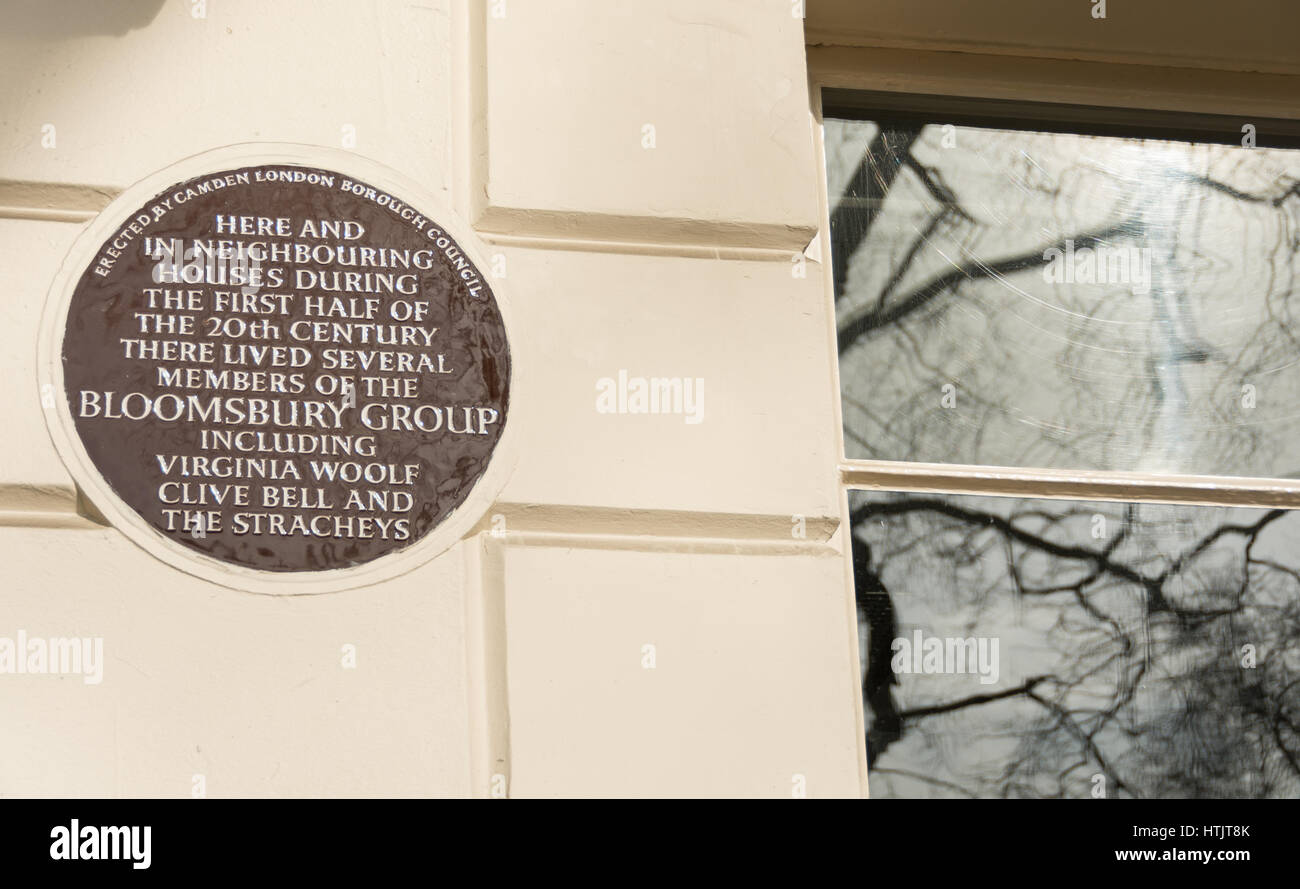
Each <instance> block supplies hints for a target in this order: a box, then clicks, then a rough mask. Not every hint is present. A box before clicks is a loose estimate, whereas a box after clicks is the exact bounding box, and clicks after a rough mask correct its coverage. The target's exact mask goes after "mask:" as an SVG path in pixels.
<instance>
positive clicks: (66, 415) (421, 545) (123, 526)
mask: <svg viewBox="0 0 1300 889" xmlns="http://www.w3.org/2000/svg"><path fill="white" fill-rule="evenodd" d="M265 164H282V165H292V166H301V167H316V168H320V169H324V170H328V171H331V172H337V173H340V174H343V175H346V176H350V177H353V178H356V179H358V180H360V181H362V182H365V183H366V184H368V185H373V186H374V187H375V188H377V189H380V190H382V191H386V192H388V193H389V194H391V195H393V196H394V197H396V198H399V199H400V200H402V201H403V202H405V203H406V204H408V205H409V206H411V207H412V208H414V209H415V210H416V211H418V212H419V213H420V214H422V215H423V216H424V217H425V218H427V219H429V220H430V221H431V222H433V223H435V224H436V225H438V226H439V227H440V228H441V229H443V230H444V231H445V232H447V233H448V234H450V235H451V236H452V238H454V239H455V240H456V242H457V243H458V244H459V245H460V247H461V249H463V250H464V252H465V253H466V254H467V255H468V256H469V258H470V260H471V261H472V262H473V263H474V265H475V266H476V267H477V268H478V269H479V272H480V274H482V275H483V276H484V280H486V281H488V284H489V286H490V287H491V289H492V293H493V296H494V297H495V298H496V301H497V306H498V307H499V309H500V312H501V317H502V321H503V323H504V325H505V330H506V341H507V343H508V344H509V346H510V399H509V403H508V406H507V413H506V423H505V429H504V430H503V431H502V435H501V438H500V439H498V441H497V444H496V448H495V449H494V450H493V452H492V456H491V458H490V459H489V461H488V467H487V469H486V470H485V471H484V473H483V475H482V476H481V477H480V478H479V479H478V481H477V482H476V483H475V485H474V487H473V489H472V490H471V491H470V494H469V496H468V497H467V498H466V499H465V501H464V502H463V503H461V504H460V506H458V507H457V508H456V509H455V510H453V511H452V512H451V514H450V515H448V516H447V517H446V518H445V519H444V520H443V521H442V523H441V524H439V525H438V526H437V527H436V528H434V529H432V530H431V531H429V532H428V533H427V534H426V535H425V536H424V537H422V538H421V539H420V540H418V541H416V542H415V543H412V544H410V545H409V546H407V547H405V548H403V549H400V550H397V551H396V552H391V553H388V554H386V555H383V556H379V557H377V558H375V559H373V560H371V561H369V562H366V563H365V564H362V565H355V566H353V567H350V568H334V569H329V570H326V571H267V570H264V569H257V568H250V567H247V566H243V565H234V564H230V563H227V562H224V561H222V560H220V559H216V558H213V557H212V556H208V555H205V554H204V553H201V552H198V551H197V550H194V549H191V548H190V547H187V546H185V545H184V544H182V543H178V542H176V541H175V540H172V539H171V538H169V537H168V536H167V535H165V534H163V533H162V532H161V531H158V530H157V529H155V528H154V527H153V525H151V524H150V523H149V522H148V521H146V520H145V519H144V517H143V516H141V515H140V514H139V513H137V512H136V511H135V510H134V509H133V508H132V507H131V506H129V505H128V504H127V503H126V502H125V501H123V500H122V499H121V498H120V497H118V495H117V494H116V493H115V492H114V491H113V489H112V487H111V486H110V485H109V484H108V482H107V481H106V480H105V479H104V477H103V475H102V474H101V473H100V472H99V469H98V468H97V467H96V466H95V465H94V463H93V462H92V461H91V459H90V456H89V454H87V453H86V450H85V447H84V446H83V445H82V443H81V438H80V436H79V435H78V434H77V430H76V426H75V425H74V423H73V419H72V413H71V409H70V406H69V404H68V401H67V397H66V394H65V393H64V386H63V361H62V355H63V336H64V332H65V330H66V326H67V316H68V309H69V307H70V305H71V302H72V294H73V291H74V290H75V289H76V287H77V283H78V281H79V280H80V279H81V276H82V274H83V273H84V272H85V271H86V269H87V268H89V267H90V264H91V263H92V262H93V261H94V260H95V257H96V255H97V254H98V252H99V251H100V249H101V248H102V246H103V244H104V242H105V241H107V240H108V239H109V238H110V237H112V236H113V234H115V233H116V231H117V230H118V229H119V228H120V227H121V226H122V225H123V224H124V223H125V222H126V221H127V218H128V217H129V215H130V214H132V213H134V212H135V211H136V210H137V209H138V208H139V207H140V206H141V205H143V204H145V203H146V202H147V201H148V200H149V199H150V198H152V197H154V196H155V195H157V194H159V193H160V192H162V191H164V190H165V189H167V188H168V187H170V186H172V185H175V184H178V183H181V182H184V181H186V180H189V179H193V178H195V177H197V176H203V175H207V174H211V173H216V172H219V171H222V170H233V169H237V168H239V167H252V166H259V165H265ZM489 268H490V267H489V265H488V264H487V263H486V262H485V261H484V256H483V250H482V249H481V245H480V242H479V240H478V238H477V236H476V235H475V234H474V232H473V230H472V229H471V228H470V227H469V226H468V225H466V224H465V223H464V222H463V221H462V220H461V219H460V218H459V216H458V215H457V214H455V213H454V212H453V211H452V210H451V208H450V207H448V206H446V204H445V203H444V202H443V201H441V200H439V199H438V198H437V197H436V196H435V195H433V194H432V193H431V192H430V191H429V189H427V188H425V187H423V186H421V185H420V184H418V183H417V182H415V181H414V180H412V179H410V178H408V177H406V176H404V175H402V174H401V173H398V172H396V171H395V170H392V169H390V168H388V167H386V166H384V165H382V164H380V163H378V162H376V161H372V160H370V159H368V158H365V157H362V156H361V155H358V154H354V153H352V152H348V151H343V150H340V149H334V148H325V147H321V146H316V145H301V144H295V143H241V144H238V145H229V146H224V147H222V148H217V149H214V150H211V151H205V152H202V153H201V154H196V155H194V156H192V157H188V158H186V159H184V160H182V161H179V162H178V163H175V164H173V165H171V166H169V167H167V168H165V169H162V170H159V171H157V172H155V173H152V174H150V175H149V176H148V177H146V178H144V179H142V180H140V181H139V182H137V183H135V184H134V185H132V186H130V187H129V188H127V189H125V190H124V191H123V192H122V193H121V194H120V195H118V196H117V198H115V199H114V200H113V202H112V203H110V204H109V205H108V206H107V207H105V208H104V209H103V210H102V211H101V212H100V213H99V214H98V215H97V216H96V217H95V218H94V219H92V220H90V221H89V222H88V223H86V225H85V227H84V228H83V230H82V231H81V233H80V234H79V235H78V236H77V239H76V241H75V242H74V243H73V245H72V247H71V249H70V250H69V251H68V254H67V256H66V257H65V258H64V260H63V264H62V266H61V267H60V268H59V271H58V273H57V274H56V275H55V277H54V280H53V282H52V284H51V286H50V290H49V295H48V297H47V299H46V303H45V311H44V315H43V316H42V319H41V328H40V331H41V332H40V341H39V346H38V355H37V377H38V384H39V386H40V390H39V391H40V392H42V393H47V392H52V393H53V395H54V398H53V401H54V407H52V408H46V409H45V411H44V413H45V419H46V423H45V425H46V428H47V429H48V430H49V433H50V438H51V439H52V440H53V442H54V446H55V448H56V449H57V451H58V453H59V457H60V458H61V459H62V460H63V463H64V465H65V466H66V467H67V469H68V472H69V473H70V474H71V475H72V478H73V480H74V481H75V482H76V483H77V484H78V485H79V486H80V487H81V490H82V492H83V493H84V494H85V496H86V497H87V498H88V499H89V500H90V502H91V503H93V504H94V506H95V508H96V509H98V510H99V511H100V512H101V513H102V514H103V516H104V517H105V518H106V519H108V521H109V522H110V523H111V524H112V526H113V527H114V528H116V529H117V530H119V531H121V532H122V533H123V534H125V535H126V536H127V537H128V538H129V539H130V540H131V541H133V542H134V543H136V544H137V545H139V546H140V547H141V548H142V549H144V550H145V551H147V552H149V553H151V554H152V555H154V556H156V557H157V558H159V559H161V560H162V561H164V562H166V563H168V564H169V565H171V566H172V567H174V568H178V569H180V570H181V571H184V572H186V573H188V574H192V575H194V576H195V577H200V578H203V579H204V580H209V581H212V582H213V583H218V584H221V585H223V586H227V587H231V588H233V589H238V590H244V591H247V592H254V593H266V594H288V595H304V594H315V593H329V592H337V591H339V590H345V589H352V588H355V587H362V586H368V585H370V584H375V583H380V582H382V581H385V580H389V579H391V578H394V577H397V576H399V575H402V574H405V573H407V572H409V571H412V570H414V569H415V568H418V567H419V566H421V565H423V564H424V563H426V562H428V561H429V560H431V559H433V558H435V557H436V556H438V555H440V554H442V553H444V552H446V551H447V550H448V549H449V548H450V547H451V546H453V545H454V544H455V543H456V542H457V541H459V540H461V539H462V538H463V537H464V536H465V535H466V533H467V532H469V530H470V529H471V528H473V527H474V525H475V524H476V523H477V522H478V521H479V520H480V519H481V518H482V517H483V516H484V515H485V514H486V513H487V512H488V511H489V509H490V508H491V506H492V504H493V503H494V502H496V499H497V497H498V495H499V494H500V492H501V489H502V488H503V487H504V486H505V483H506V481H507V480H508V478H509V476H510V473H511V472H513V470H514V467H515V465H516V462H517V460H518V449H517V442H518V440H519V424H520V421H521V419H522V414H523V412H522V411H520V410H518V409H517V405H518V403H519V397H518V396H519V391H520V387H519V385H518V383H519V380H521V379H522V377H523V375H522V373H521V370H520V363H519V352H520V350H519V349H518V348H516V346H515V343H516V340H515V338H514V329H513V326H512V323H511V311H510V304H509V298H508V297H507V296H506V294H505V292H504V291H505V290H506V287H505V285H504V281H502V280H501V279H496V278H491V277H490V276H489V273H488V269H489ZM47 386H48V387H50V388H48V389H47V388H46V387H47ZM43 403H44V402H43Z"/></svg>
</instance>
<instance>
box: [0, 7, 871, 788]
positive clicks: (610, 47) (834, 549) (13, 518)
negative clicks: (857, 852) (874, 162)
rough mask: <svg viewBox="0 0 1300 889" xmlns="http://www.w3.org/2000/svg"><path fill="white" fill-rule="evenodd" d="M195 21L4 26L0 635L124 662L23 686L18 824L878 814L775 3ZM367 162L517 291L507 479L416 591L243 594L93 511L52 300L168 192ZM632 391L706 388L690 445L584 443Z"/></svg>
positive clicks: (678, 426) (826, 326)
mask: <svg viewBox="0 0 1300 889" xmlns="http://www.w3.org/2000/svg"><path fill="white" fill-rule="evenodd" d="M193 9H194V4H193V3H191V2H189V0H166V2H162V0H141V2H126V0H123V2H119V3H115V4H101V3H97V2H91V0H85V2H72V0H69V2H66V3H63V4H59V3H48V4H29V5H22V6H19V7H18V8H17V9H15V10H6V12H5V14H6V28H5V30H4V32H3V34H2V35H0V82H3V84H4V86H3V87H0V108H2V109H3V114H0V293H2V294H3V299H2V300H0V313H2V314H0V336H3V337H4V338H5V341H4V343H3V348H0V397H2V398H3V402H4V405H5V411H6V420H7V422H5V423H3V424H0V554H3V556H4V559H5V565H6V569H5V571H4V573H3V575H2V577H3V579H2V580H0V635H9V636H12V635H13V634H15V633H16V632H17V631H18V630H19V629H24V630H26V631H27V632H28V633H31V634H33V635H46V636H66V635H73V636H75V635H89V636H102V637H103V639H104V651H105V658H106V666H105V673H104V681H103V683H102V684H100V685H97V686H89V685H84V684H81V683H79V682H76V681H69V680H61V679H56V678H51V677H34V676H0V713H3V714H4V721H5V725H6V728H5V730H4V731H3V732H0V795H126V796H136V795H158V796H189V795H191V789H192V781H193V776H195V775H202V776H204V780H205V782H206V789H207V793H208V795H210V796H236V795H251V796H289V795H426V796H427V795H435V796H441V795H454V796H463V795H487V794H489V793H490V792H492V791H493V790H494V789H495V790H498V791H499V790H501V789H503V788H508V790H509V792H510V794H511V795H514V796H533V795H570V794H572V795H608V794H619V795H624V794H626V795H663V794H686V795H743V796H756V795H770V796H786V797H788V796H790V795H791V794H792V792H793V791H795V790H796V789H797V788H798V787H800V786H802V785H804V784H806V787H807V793H808V795H810V796H844V795H848V796H855V795H860V794H861V793H862V792H863V791H864V789H865V777H864V764H863V752H862V741H861V737H862V732H861V728H860V722H861V716H860V705H859V703H858V691H857V686H856V683H857V667H856V656H857V652H856V640H857V635H856V630H855V628H854V625H853V609H852V601H851V593H850V590H849V587H848V584H847V582H846V577H845V565H844V560H843V558H842V535H841V533H840V532H839V530H838V524H839V518H840V511H841V508H842V504H841V500H840V493H839V488H838V474H837V461H838V455H839V444H838V434H839V433H838V427H837V423H836V417H835V398H836V396H835V390H834V383H833V376H832V374H833V366H834V356H833V351H832V350H833V345H832V341H831V336H830V329H831V320H830V318H829V308H828V305H827V301H826V296H825V288H824V281H823V278H822V272H821V268H822V267H821V265H820V263H819V262H818V258H819V256H820V254H819V252H818V251H817V250H816V249H813V250H810V251H809V256H810V258H809V259H808V260H807V262H806V263H793V262H792V261H791V260H792V257H796V256H801V255H802V253H803V251H804V250H805V248H806V247H808V245H809V242H810V241H812V239H813V236H814V234H815V233H816V232H817V230H818V227H819V219H820V212H821V211H820V210H819V205H818V199H817V195H818V189H819V182H818V174H817V164H816V160H815V154H814V129H813V119H812V115H811V112H810V110H809V106H808V91H807V79H806V67H805V57H804V38H803V22H802V21H801V20H800V19H799V18H797V17H795V16H794V15H792V14H791V4H790V3H789V2H788V0H743V2H742V0H719V2H714V3H709V4H700V3H697V2H693V0H671V2H662V0H627V2H620V3H618V4H598V5H593V4H588V3H582V2H577V0H570V2H564V0H553V2H551V0H548V2H545V3H543V2H539V0H506V2H504V3H501V4H497V3H493V2H478V0H474V2H468V0H467V2H432V0H418V2H407V3H397V2H380V0H368V2H357V0H346V2H345V0H331V2H320V0H315V2H306V0H295V2H276V3H274V4H270V3H258V2H254V0H208V2H207V3H206V7H205V11H206V16H205V17H204V18H195V17H194V16H193V14H192V12H193ZM593 9H595V11H594V12H593ZM498 12H501V13H502V14H501V15H497V13H498ZM47 125H51V126H53V127H54V132H55V134H56V144H55V147H53V148H45V147H42V141H41V140H42V134H43V128H44V127H46V126H47ZM349 126H350V127H353V128H354V130H355V134H356V148H355V151H356V152H357V153H359V154H363V155H365V156H367V157H369V158H372V159H374V160H376V161H379V162H382V163H384V164H387V165H389V166H391V167H393V168H395V169H397V170H398V171H400V172H402V173H404V174H406V175H408V176H410V177H412V178H414V179H416V180H418V181H419V182H420V183H421V184H422V185H423V186H425V187H426V188H427V189H428V190H429V191H430V192H432V193H434V194H435V195H439V196H442V197H443V199H444V201H445V203H447V204H448V205H451V206H453V207H454V208H455V209H456V210H457V211H458V212H459V213H460V214H462V215H463V216H465V217H468V219H469V221H470V222H471V224H473V225H474V226H475V227H476V228H477V229H478V230H479V232H480V235H481V237H482V239H483V241H484V243H483V245H482V252H483V253H485V254H487V255H489V256H493V257H496V258H499V259H500V260H502V261H503V263H504V270H505V273H506V278H507V280H508V287H509V293H510V296H511V300H512V305H513V310H514V315H515V322H514V323H515V330H514V341H513V342H512V347H513V348H514V349H516V350H517V351H518V352H519V354H520V356H521V358H523V359H525V360H526V366H527V367H529V368H530V369H531V373H532V374H533V377H534V378H533V379H531V380H529V384H530V385H529V398H528V399H520V400H518V401H517V402H516V403H515V404H514V405H513V407H512V411H513V412H512V417H511V422H512V423H518V424H519V428H520V429H521V430H522V440H521V442H520V454H519V458H518V462H517V465H516V466H515V468H514V474H513V477H512V478H511V480H510V482H509V483H508V484H507V486H506V488H505V491H504V492H503V494H502V496H501V499H500V502H499V503H497V504H496V505H495V506H494V507H493V509H492V510H491V511H490V513H489V514H488V515H487V516H485V517H484V519H483V521H482V522H481V523H480V525H479V527H478V529H477V530H476V532H475V533H474V534H473V535H471V536H470V538H468V539H466V540H465V541H463V542H462V543H461V544H459V545H457V546H456V547H454V548H453V549H452V550H450V551H448V552H447V553H445V554H444V555H442V556H440V557H439V558H437V559H435V560H433V561H432V562H429V563H428V564H426V565H424V566H423V567H421V568H419V569H417V570H414V571H412V572H411V573H409V574H407V575H405V576H402V577H400V578H398V579H395V580H391V581H388V582H385V583H382V584H378V585H374V586H370V587H366V588H362V589H354V590H350V591H346V592H340V593H328V594H321V595H305V596H294V597H288V596H265V595H254V594H250V593H245V592H239V591H236V590H231V589H228V588H225V587H221V586H216V585H214V584H211V583H208V582H206V581H203V580H199V579H196V578H194V577H191V576H189V575H187V574H185V573H183V572H181V571H178V570H176V569H174V568H172V567H170V566H168V565H166V564H164V563H163V562H161V561H159V560H157V559H156V558H155V557H154V556H152V555H150V554H149V553H147V552H145V551H144V550H142V549H140V548H139V547H137V546H136V545H134V544H133V543H131V542H129V541H128V540H127V539H126V538H125V537H124V536H122V534H121V533H120V532H118V531H116V530H114V529H113V528H111V527H107V526H104V525H102V524H99V523H97V522H96V521H94V520H93V519H92V518H88V517H87V512H86V510H84V509H82V510H81V511H78V502H79V501H78V497H77V492H76V490H75V487H74V485H73V482H72V480H71V478H70V477H69V475H68V473H67V471H66V470H65V469H64V467H63V465H62V463H61V462H60V460H59V458H58V456H57V455H56V454H55V452H54V450H53V447H52V446H51V444H50V441H49V439H48V436H47V435H46V432H45V428H44V419H43V416H42V406H41V401H40V396H39V392H38V391H37V388H36V385H35V379H36V369H35V356H36V337H37V326H38V323H39V319H40V314H41V310H42V307H43V304H44V301H45V298H46V290H47V288H48V287H49V284H50V280H51V278H52V277H53V275H54V273H55V270H56V268H57V267H58V265H59V263H60V261H61V259H62V257H63V255H64V253H65V252H66V251H67V249H68V247H69V245H70V243H71V241H72V239H73V238H74V237H75V235H76V233H77V231H78V230H79V228H80V226H82V225H83V224H84V223H85V221H86V220H87V219H89V218H91V217H92V216H93V215H94V214H95V213H96V212H97V211H98V210H99V209H101V208H102V207H103V206H104V205H105V204H106V203H107V201H108V200H110V199H111V197H112V196H113V195H114V194H116V193H117V191H118V190H120V189H121V188H123V187H125V186H127V185H129V184H131V183H132V182H135V181H136V180H138V179H140V178H142V177H144V176H146V175H147V174H149V173H151V172H152V171H154V170H156V169H158V168H160V167H163V166H166V165H168V164H170V163H172V162H174V161H176V160H179V159H180V158H182V157H185V156H187V155H190V154H194V153H197V152H200V151H204V150H207V149H211V148H216V147H219V146H222V145H228V144H231V143H237V142H243V141H254V140H255V141H262V142H265V141H293V142H304V143H313V144H319V145H323V146H331V147H335V148H337V147H339V146H340V144H341V138H342V134H343V133H344V128H345V127H349ZM647 126H649V127H653V136H654V140H653V147H646V141H645V140H646V136H647V133H648V132H650V131H649V130H647V129H646V127H647ZM801 275H802V276H801ZM620 369H626V370H627V371H628V372H629V373H631V374H634V375H646V376H651V375H656V376H682V377H698V378H702V379H703V380H704V382H705V387H706V389H705V392H706V399H705V416H704V421H703V422H701V423H699V424H697V425H690V424H686V423H684V422H683V421H682V418H680V417H673V416H658V417H647V416H623V415H605V414H599V413H597V412H596V411H595V392H596V390H595V386H596V381H597V380H598V379H599V378H601V377H606V376H614V375H616V374H617V373H618V371H619V370H620ZM494 516H497V517H499V518H498V519H496V520H495V522H494V519H493V517H494ZM802 529H806V530H805V531H803V533H802V534H800V533H796V532H798V531H800V530H802ZM344 644H353V645H355V646H356V647H357V652H358V655H357V657H358V665H357V668H356V669H355V670H344V669H343V668H342V667H341V664H340V649H341V646H343V645H344ZM646 646H653V651H654V660H655V667H654V668H653V669H646V668H645V667H644V666H643V661H644V659H645V658H646V652H647V650H648V649H647V648H646ZM497 776H500V777H499V778H498V777H497Z"/></svg>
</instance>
